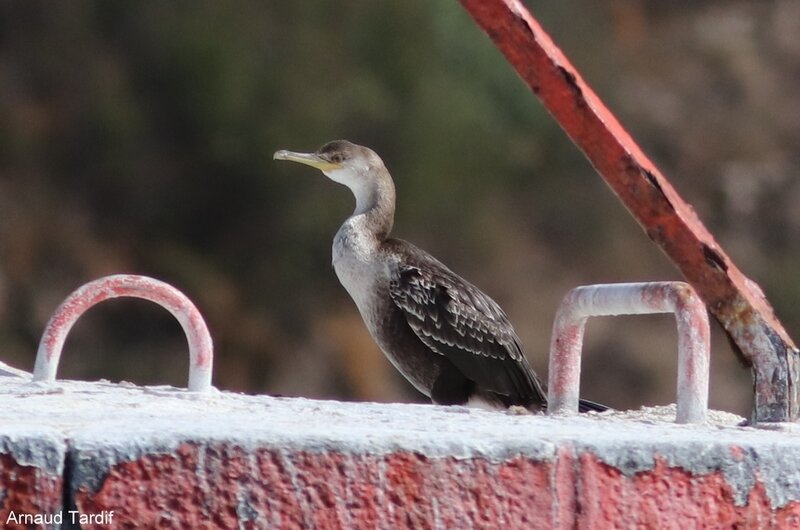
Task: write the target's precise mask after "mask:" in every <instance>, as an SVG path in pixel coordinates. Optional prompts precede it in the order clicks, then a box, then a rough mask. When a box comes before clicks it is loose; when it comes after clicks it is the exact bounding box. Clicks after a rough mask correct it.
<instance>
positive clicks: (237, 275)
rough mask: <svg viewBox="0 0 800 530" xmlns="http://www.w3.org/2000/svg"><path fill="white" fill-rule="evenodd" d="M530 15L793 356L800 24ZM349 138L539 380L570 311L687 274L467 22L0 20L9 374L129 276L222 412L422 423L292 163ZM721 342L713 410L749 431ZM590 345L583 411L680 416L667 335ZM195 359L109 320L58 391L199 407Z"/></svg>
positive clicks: (594, 4)
mask: <svg viewBox="0 0 800 530" xmlns="http://www.w3.org/2000/svg"><path fill="white" fill-rule="evenodd" d="M526 3H527V5H528V6H529V7H530V8H531V9H532V10H533V12H534V14H535V15H536V16H537V17H538V18H539V20H540V21H541V22H542V24H543V25H544V27H545V28H546V29H547V30H548V31H549V32H550V33H551V34H552V35H553V37H554V38H555V40H556V42H557V43H559V45H560V46H561V47H562V48H563V49H564V51H565V52H566V54H567V55H568V56H569V57H570V58H571V59H572V61H573V62H574V64H575V65H576V66H577V67H578V69H579V70H581V72H582V73H583V75H584V77H585V78H586V80H587V81H588V83H589V84H591V85H592V86H593V87H594V88H595V90H596V91H597V92H598V93H599V95H600V96H601V97H602V98H603V99H604V100H605V101H606V103H607V104H609V106H610V107H611V108H612V109H613V110H614V111H615V112H616V113H617V114H618V117H619V118H620V120H621V121H622V123H623V124H624V125H625V126H626V127H627V128H628V129H629V130H630V131H631V133H632V134H633V136H634V137H635V138H636V139H637V140H638V141H639V142H640V143H641V145H642V146H643V147H644V149H645V151H646V152H647V153H648V154H649V155H650V156H651V157H652V158H653V159H654V160H655V161H656V163H657V165H658V166H659V167H660V168H661V169H662V170H663V171H664V172H665V174H666V175H668V176H669V177H670V178H671V180H672V182H673V183H674V185H675V187H676V188H677V189H678V191H679V192H680V193H681V194H682V195H683V196H684V197H685V198H686V199H687V200H688V201H689V202H691V203H692V204H693V205H694V206H695V208H696V209H697V210H698V212H699V214H700V216H701V218H702V219H703V220H704V221H705V222H706V224H707V225H708V226H709V228H710V229H711V231H712V232H713V233H714V234H715V235H716V236H717V238H718V240H719V241H720V243H721V244H722V245H723V247H724V248H725V249H726V250H727V251H728V252H729V253H730V254H731V256H732V258H733V259H734V261H735V262H736V263H737V264H738V265H739V266H740V268H742V269H743V271H744V272H745V273H746V274H747V275H748V276H750V277H751V278H753V279H754V280H756V281H757V282H758V283H760V285H761V286H762V287H763V288H764V290H765V292H766V293H767V296H768V298H769V299H770V300H771V302H772V303H773V305H774V306H775V308H776V310H777V313H778V315H779V317H780V318H781V319H782V320H783V322H784V324H785V325H786V327H787V329H788V331H789V333H790V334H791V335H794V338H795V339H797V338H799V337H800V334H799V333H798V332H800V304H798V301H800V274H799V273H798V266H797V264H798V263H799V262H800V259H799V258H800V208H798V207H797V205H798V204H800V179H798V175H799V174H800V149H798V145H799V143H800V2H796V1H794V0H776V1H773V2H754V1H722V0H720V1H694V2H654V1H651V2H647V1H636V0H627V1H623V0H605V1H598V0H582V1H577V0H569V1H561V2H544V1H536V2H533V1H529V2H526ZM335 138H347V139H350V140H353V141H355V142H357V143H362V144H365V145H368V146H370V147H372V148H374V149H375V150H376V151H377V152H378V153H379V154H380V155H381V156H382V157H383V159H384V161H385V162H386V164H387V166H388V167H389V169H390V171H391V172H392V173H393V175H394V177H395V180H396V183H397V188H398V194H399V202H398V211H397V219H396V223H395V227H396V228H395V235H397V236H398V237H402V238H404V239H408V240H411V241H413V242H415V243H417V244H418V245H420V246H422V247H423V248H425V249H427V250H429V251H430V252H431V253H433V254H434V255H436V256H438V257H439V258H440V259H441V260H442V261H444V262H445V263H447V264H448V265H450V266H451V267H452V268H453V269H454V270H456V271H457V272H459V273H460V274H461V275H463V276H465V277H466V278H468V279H469V280H471V281H473V282H474V283H476V284H477V285H479V286H481V287H482V288H483V289H484V290H485V291H487V292H488V293H489V294H490V295H492V296H493V297H494V298H495V299H496V300H497V301H498V302H499V303H500V304H501V305H502V306H503V307H504V308H505V309H506V311H507V312H508V314H509V316H510V317H511V320H512V322H514V324H515V326H516V328H517V330H518V332H519V335H520V336H521V338H522V340H523V343H524V344H525V345H526V350H527V353H528V356H529V358H530V359H531V362H532V364H533V365H534V367H535V368H536V369H537V371H538V372H539V373H540V374H542V375H543V376H544V374H546V367H547V360H546V355H547V348H548V344H549V336H550V327H551V325H552V319H553V314H554V312H555V308H556V307H557V305H558V303H559V301H560V299H561V297H562V296H563V295H564V294H565V293H566V291H568V290H569V289H570V288H572V287H574V286H576V285H579V284H585V283H597V282H613V281H637V280H663V279H678V278H680V275H679V273H678V272H677V271H676V269H674V268H673V267H672V265H671V264H670V263H669V261H668V260H667V258H666V257H664V256H663V255H662V254H661V253H660V251H659V250H658V249H657V248H655V247H654V246H653V245H652V244H651V243H650V241H649V240H648V239H647V237H646V236H645V235H644V234H643V232H642V230H641V229H640V228H639V227H638V225H636V223H635V221H634V220H633V219H632V218H631V217H630V216H629V215H628V214H627V212H626V211H625V210H624V208H623V207H622V206H621V204H620V203H618V201H617V200H616V198H615V197H614V196H613V195H612V193H611V192H610V191H609V189H608V188H607V187H606V186H605V184H604V183H603V182H602V180H601V179H600V178H599V177H598V176H597V175H596V174H595V172H594V171H593V169H592V168H591V167H590V166H589V164H588V163H587V162H586V161H585V159H584V158H583V156H582V155H581V154H580V152H579V151H578V150H577V148H575V147H574V146H573V145H572V144H571V142H570V141H569V140H568V139H567V138H566V136H565V135H564V134H563V133H562V131H561V130H560V129H559V128H558V126H557V125H556V124H555V123H554V122H553V120H552V119H551V118H550V117H549V116H548V115H547V113H546V112H545V111H544V110H543V108H542V106H541V105H540V104H539V102H538V101H537V100H536V99H535V98H534V97H533V96H532V95H531V94H530V93H529V91H528V90H527V88H526V87H525V86H524V85H523V83H522V82H521V81H520V80H519V79H518V78H517V77H516V75H515V74H514V72H513V70H512V69H511V67H510V66H509V65H507V63H506V62H505V60H504V59H503V58H502V57H501V55H500V54H499V52H497V51H496V50H495V49H494V47H493V46H492V44H491V43H490V42H489V40H488V39H487V37H486V36H485V35H484V34H483V33H481V32H480V31H479V30H478V29H477V27H476V26H475V25H474V24H473V22H472V21H471V19H470V18H469V17H468V16H467V14H466V13H465V11H463V9H462V8H461V7H460V5H459V4H458V2H456V1H451V0H446V1H436V2H432V1H429V0H386V1H381V2H375V1H374V0H352V1H349V2H326V1H312V0H305V1H302V2H276V1H268V2H211V1H208V2H154V1H145V2H121V1H107V0H103V1H100V0H96V1H66V2H44V1H19V2H7V1H2V2H0V359H2V360H3V361H5V362H8V363H11V364H13V365H15V366H18V367H20V368H26V369H31V368H32V366H33V357H34V352H35V350H36V345H37V343H38V338H39V335H40V334H41V332H42V329H43V327H44V324H45V322H46V321H47V318H48V317H49V315H50V313H51V312H52V311H53V310H54V309H55V307H56V306H57V305H58V303H60V301H61V300H62V299H63V298H64V296H66V295H67V294H68V293H69V292H70V291H72V290H73V289H74V288H76V287H77V286H79V285H80V284H82V283H84V282H86V281H89V280H92V279H95V278H97V277H99V276H102V275H105V274H111V273H118V272H132V273H140V274H147V275H151V276H155V277H157V278H160V279H164V280H166V281H168V282H170V283H172V284H174V285H175V286H177V287H179V288H180V289H182V290H184V292H186V293H187V294H188V295H189V296H190V297H191V298H192V299H193V300H194V301H195V302H196V304H197V305H198V306H199V308H200V309H201V311H203V313H204V314H205V315H206V317H207V320H208V322H209V325H210V327H211V329H212V333H213V335H214V339H215V345H216V352H217V361H216V369H215V385H216V386H217V387H219V388H222V389H228V390H240V391H247V392H266V393H279V394H285V395H302V396H309V397H325V398H342V399H356V400H378V401H390V400H391V401H395V400H399V401H422V396H420V395H419V394H417V393H416V392H415V391H414V390H413V389H412V388H411V387H410V386H409V385H408V384H406V383H405V381H404V380H403V379H402V378H401V377H400V376H399V375H398V374H396V373H395V372H394V370H393V369H392V368H391V367H390V366H389V365H388V363H387V362H386V361H385V360H384V358H383V356H382V355H380V353H379V352H378V350H377V348H376V347H375V346H374V345H373V343H372V341H371V339H370V338H369V336H368V335H367V333H366V331H365V329H364V327H363V324H362V323H361V320H360V318H359V316H358V314H357V312H356V310H355V307H354V305H353V304H352V302H351V301H350V299H349V298H348V297H347V294H346V293H345V291H344V290H343V289H342V288H341V287H340V285H339V284H338V281H337V280H336V277H335V275H334V273H333V271H332V269H331V266H330V243H331V238H332V236H333V234H334V233H335V231H336V230H337V228H338V226H339V224H340V223H341V222H342V220H343V219H344V218H345V217H346V216H347V215H349V213H350V212H351V211H352V207H353V199H352V196H351V195H350V193H349V192H348V191H347V190H346V189H344V188H341V187H339V186H337V185H336V184H334V183H332V182H330V181H327V180H326V179H324V178H323V177H322V175H321V174H320V173H318V172H316V171H313V170H311V169H309V168H303V167H300V166H293V165H289V164H278V163H274V162H273V161H272V160H271V157H272V153H273V152H274V151H275V150H276V149H280V148H289V149H295V150H314V149H316V148H317V147H318V146H319V145H321V144H322V143H324V142H326V141H328V140H331V139H335ZM714 327H715V337H714V344H713V351H712V359H713V370H714V372H713V377H712V396H711V405H712V406H713V407H716V408H721V409H725V410H731V411H735V412H739V413H743V414H746V413H747V412H748V411H749V407H750V391H751V384H750V378H749V372H748V371H747V370H745V369H742V368H741V367H739V366H738V364H737V362H736V360H735V359H734V357H733V355H731V353H730V349H729V347H728V345H727V343H726V341H725V340H724V338H723V336H722V334H721V333H720V332H719V329H718V326H716V324H715V325H714ZM587 342H588V351H587V353H586V356H585V359H586V360H585V363H584V370H583V377H584V383H583V387H582V391H583V393H584V394H585V395H586V396H587V397H590V398H592V399H595V400H598V401H603V402H607V403H608V404H610V405H613V406H616V407H633V406H639V405H641V404H643V403H647V404H655V403H667V402H671V401H672V400H674V384H675V383H674V381H675V362H676V361H675V358H676V355H675V349H676V344H675V329H674V321H672V320H671V319H670V317H668V316H652V317H635V318H624V319H615V320H596V321H592V322H591V323H590V325H589V329H588V332H587ZM185 351H186V346H185V341H184V339H183V337H182V335H181V333H180V330H179V327H178V325H177V324H176V323H175V322H174V321H173V320H172V318H171V317H170V316H169V315H168V314H167V313H166V312H165V311H163V310H161V309H159V308H157V307H156V306H151V305H150V304H149V303H147V302H138V301H126V302H111V303H107V304H104V305H101V306H99V307H97V308H95V309H93V310H92V311H91V312H90V313H89V314H87V315H86V316H85V317H84V318H83V319H82V320H81V321H79V323H78V325H77V326H76V328H75V330H74V331H73V333H72V335H71V336H70V340H69V341H68V343H67V348H66V351H65V353H64V357H63V362H62V366H61V369H60V373H59V376H60V377H66V378H82V379H98V378H107V379H111V380H123V379H124V380H129V381H134V382H136V383H140V384H161V383H169V384H174V385H179V386H185V374H186V367H187V361H186V355H185Z"/></svg>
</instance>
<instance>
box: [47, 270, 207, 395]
mask: <svg viewBox="0 0 800 530" xmlns="http://www.w3.org/2000/svg"><path fill="white" fill-rule="evenodd" d="M119 297H134V298H142V299H144V300H149V301H151V302H155V303H157V304H158V305H160V306H161V307H163V308H165V309H166V310H167V311H169V312H170V313H172V316H174V317H175V318H176V319H177V320H178V322H179V323H180V325H181V327H182V328H183V332H184V333H185V334H186V339H187V341H188V343H189V383H188V389H189V390H190V391H193V392H206V391H208V390H210V389H211V372H212V367H213V362H214V346H213V343H212V341H211V334H210V333H209V331H208V327H207V326H206V323H205V321H204V320H203V317H202V316H201V315H200V312H199V311H198V310H197V307H195V305H194V304H193V303H192V301H191V300H189V298H187V297H186V295H184V294H183V293H181V292H180V291H178V290H177V289H175V288H174V287H172V286H171V285H169V284H167V283H164V282H162V281H159V280H155V279H153V278H148V277H147V276H137V275H133V274H118V275H114V276H106V277H104V278H100V279H98V280H95V281H93V282H89V283H87V284H85V285H83V286H81V287H79V288H78V289H76V290H75V291H74V292H72V294H70V295H69V296H68V297H67V298H66V299H65V300H64V301H63V302H62V303H61V305H60V306H59V307H58V309H56V311H55V313H53V316H51V317H50V321H49V322H48V323H47V327H46V328H45V330H44V333H43V334H42V339H41V341H40V342H39V349H38V350H37V352H36V364H35V366H34V369H33V380H34V381H46V382H52V381H55V378H56V371H57V370H58V362H59V360H60V358H61V350H62V349H63V348H64V342H65V341H66V339H67V335H68V334H69V332H70V330H71V329H72V326H73V325H74V324H75V322H76V321H77V320H78V318H80V316H81V315H82V314H83V313H85V312H86V311H87V310H88V309H89V308H91V307H93V306H94V305H96V304H99V303H100V302H102V301H104V300H108V299H110V298H119Z"/></svg>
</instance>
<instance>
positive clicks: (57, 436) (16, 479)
mask: <svg viewBox="0 0 800 530" xmlns="http://www.w3.org/2000/svg"><path fill="white" fill-rule="evenodd" d="M65 453H66V444H65V443H64V440H63V436H62V435H61V433H59V432H58V430H56V429H52V428H48V427H43V426H39V425H32V424H29V423H27V422H19V423H17V424H15V425H14V424H12V425H7V424H4V425H3V426H2V427H0V528H26V526H24V525H18V524H14V517H13V514H18V513H42V514H44V513H55V512H57V511H58V510H60V509H61V506H62V503H63V478H62V477H63V472H64V455H65Z"/></svg>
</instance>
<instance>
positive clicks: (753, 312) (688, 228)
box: [460, 0, 800, 422]
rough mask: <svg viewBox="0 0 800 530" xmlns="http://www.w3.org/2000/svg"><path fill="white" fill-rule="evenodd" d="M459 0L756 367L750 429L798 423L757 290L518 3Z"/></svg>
mask: <svg viewBox="0 0 800 530" xmlns="http://www.w3.org/2000/svg"><path fill="white" fill-rule="evenodd" d="M460 1H461V4H462V5H463V6H464V8H465V9H466V10H467V11H468V12H469V13H470V15H471V16H472V17H473V19H474V20H475V22H476V23H477V24H478V25H479V26H480V27H481V28H482V29H483V30H484V31H485V32H486V33H487V34H488V35H489V37H490V38H491V39H492V41H493V42H494V44H495V45H496V46H497V48H498V49H499V50H500V51H501V52H502V53H503V54H504V55H505V57H506V59H507V60H508V62H509V63H511V65H512V66H513V67H514V68H515V69H516V71H517V73H518V74H519V75H520V76H521V77H522V79H523V80H524V81H525V82H526V83H527V84H528V86H529V87H530V89H531V90H532V91H533V92H534V94H536V96H537V97H538V98H539V100H540V101H541V102H542V103H543V104H544V105H545V107H546V108H547V109H548V111H549V112H550V113H551V114H552V115H553V117H554V118H555V119H556V121H558V123H559V124H560V125H561V127H562V128H563V129H564V131H565V132H566V133H567V135H569V137H570V138H571V139H572V141H573V142H574V143H575V144H576V145H577V146H578V147H579V148H580V149H581V150H582V151H583V153H584V154H585V155H586V157H587V158H588V159H589V161H590V162H591V163H592V165H593V166H594V167H595V169H596V170H597V171H598V173H600V175H601V176H602V177H603V178H604V179H605V181H606V183H607V184H608V185H609V186H610V187H611V189H612V190H613V191H614V193H616V195H617V196H618V197H619V198H620V200H622V202H623V203H624V204H625V206H626V207H627V208H628V210H629V211H630V212H631V214H632V215H633V216H634V217H635V218H636V220H637V221H638V222H639V224H640V225H641V226H642V228H643V229H644V230H645V232H646V233H647V235H648V236H649V237H650V239H651V240H652V241H653V242H654V243H656V244H657V245H658V246H659V247H661V249H662V250H663V251H664V252H665V253H666V254H667V255H668V256H669V257H670V259H671V260H672V261H673V263H675V265H676V266H677V267H678V268H679V269H680V271H681V272H682V273H683V275H684V276H685V277H686V279H687V280H688V282H689V283H690V284H691V285H692V286H693V287H694V288H695V289H696V290H697V292H698V293H699V294H700V296H701V297H702V299H703V301H704V302H705V304H706V306H707V307H708V308H709V310H710V311H711V313H712V314H713V315H714V316H715V317H716V319H717V320H718V321H719V322H720V323H721V324H722V326H723V327H724V328H725V330H726V331H727V332H728V334H729V335H730V337H731V339H732V340H733V342H734V343H735V344H736V346H737V347H738V348H739V350H740V352H741V354H742V356H743V358H744V359H745V360H746V361H747V362H748V363H750V364H751V365H752V370H753V378H754V383H755V406H754V410H753V418H752V419H753V421H756V422H778V421H794V420H795V419H797V416H798V390H797V384H796V383H797V381H798V373H799V371H800V353H799V352H798V349H797V347H796V346H795V344H794V342H793V341H792V339H791V338H790V337H789V335H788V334H787V333H786V331H785V330H784V328H783V326H782V325H781V323H780V322H779V321H778V319H777V318H776V316H775V314H774V311H773V310H772V307H771V306H770V304H769V302H768V301H767V299H766V298H765V296H764V294H763V293H762V291H761V289H760V288H759V287H758V285H756V284H755V283H754V282H753V281H751V280H749V279H748V278H747V277H745V276H744V274H742V272H741V271H740V270H739V269H738V268H737V267H736V265H735V264H734V263H733V261H732V260H731V258H730V257H729V256H728V255H727V254H726V253H725V251H724V250H723V249H722V247H720V245H719V244H718V243H717V242H716V241H715V239H714V237H713V236H712V235H711V233H710V232H709V231H708V230H707V229H706V227H705V226H704V225H703V223H702V222H701V221H700V219H699V218H698V217H697V214H696V213H695V211H694V210H693V209H692V207H691V206H690V205H689V204H687V203H686V202H685V201H684V200H683V199H682V198H681V197H680V196H679V195H678V193H677V192H676V191H675V189H674V188H673V187H672V185H671V184H670V182H669V181H668V180H667V178H666V177H665V176H664V175H663V174H662V173H661V172H660V171H659V170H658V168H656V167H655V165H654V164H653V163H652V162H651V161H650V159H649V158H648V157H647V156H646V155H645V154H644V152H642V150H641V149H640V148H639V146H638V145H637V144H636V142H635V141H634V140H633V139H632V138H631V136H630V135H629V134H628V133H627V132H626V131H625V129H623V128H622V126H621V125H620V124H619V122H618V121H617V119H616V118H615V117H614V116H613V115H612V114H611V112H610V111H609V110H608V108H606V106H605V105H604V104H603V103H602V102H601V101H600V98H599V97H597V95H596V94H595V93H594V91H593V90H592V89H591V88H590V87H589V86H588V85H587V84H586V82H585V81H584V80H583V78H582V77H581V75H580V74H579V73H578V71H577V70H576V69H575V67H574V66H572V64H570V62H569V60H568V59H567V58H566V57H565V56H564V54H563V53H562V52H561V50H560V49H559V48H558V47H557V46H556V45H555V44H554V43H553V40H552V39H551V38H550V36H549V35H548V34H547V33H546V32H545V31H544V30H543V29H542V27H541V26H540V25H539V23H538V22H537V21H536V19H534V18H533V16H532V15H531V14H530V12H529V11H528V9H527V8H526V7H525V6H524V5H523V4H522V3H521V2H520V1H518V0H460Z"/></svg>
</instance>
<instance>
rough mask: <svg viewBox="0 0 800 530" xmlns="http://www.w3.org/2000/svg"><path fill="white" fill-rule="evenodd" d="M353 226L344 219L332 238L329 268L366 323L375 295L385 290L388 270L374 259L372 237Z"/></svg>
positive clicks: (352, 222) (374, 251)
mask: <svg viewBox="0 0 800 530" xmlns="http://www.w3.org/2000/svg"><path fill="white" fill-rule="evenodd" d="M354 224H355V223H354V221H353V219H352V218H351V219H348V220H347V221H346V222H345V223H344V224H343V225H342V227H341V228H340V229H339V231H338V232H337V233H336V236H335V237H334V238H333V268H334V270H335V271H336V276H338V277H339V281H340V282H341V284H342V286H343V287H344V288H345V289H346V290H347V292H348V293H349V294H350V296H351V297H352V298H353V301H354V302H355V303H356V306H358V309H359V311H360V312H361V314H362V316H364V317H365V318H364V320H365V321H366V320H368V318H367V317H368V315H370V314H371V313H372V312H373V310H375V309H376V308H375V307H374V305H375V301H376V298H377V295H378V293H379V292H381V291H383V290H386V289H387V288H388V284H389V280H388V271H387V270H386V265H385V264H384V263H382V262H381V260H379V259H378V248H377V243H376V242H375V241H374V238H372V237H370V235H368V234H365V233H364V231H363V230H359V229H358V227H357V226H354ZM367 324H368V325H369V322H367Z"/></svg>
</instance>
